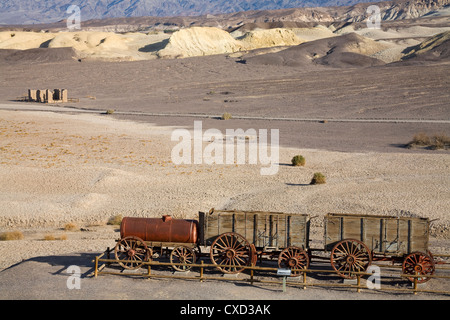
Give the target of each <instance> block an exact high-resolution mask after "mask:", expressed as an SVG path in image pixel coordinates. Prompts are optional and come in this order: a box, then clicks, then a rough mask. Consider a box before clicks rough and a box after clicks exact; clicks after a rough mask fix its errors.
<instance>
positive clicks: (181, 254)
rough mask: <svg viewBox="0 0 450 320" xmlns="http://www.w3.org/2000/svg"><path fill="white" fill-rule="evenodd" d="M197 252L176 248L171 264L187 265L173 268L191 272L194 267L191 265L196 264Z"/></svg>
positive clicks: (171, 254)
mask: <svg viewBox="0 0 450 320" xmlns="http://www.w3.org/2000/svg"><path fill="white" fill-rule="evenodd" d="M195 261H196V257H195V252H194V250H192V249H191V248H189V247H185V246H178V247H175V248H174V249H173V250H172V252H171V253H170V263H185V264H186V265H184V266H182V265H174V266H172V267H173V268H174V269H175V270H177V271H189V270H191V268H192V266H190V264H193V263H195Z"/></svg>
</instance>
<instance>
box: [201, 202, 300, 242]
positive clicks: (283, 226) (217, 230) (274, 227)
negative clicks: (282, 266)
mask: <svg viewBox="0 0 450 320" xmlns="http://www.w3.org/2000/svg"><path fill="white" fill-rule="evenodd" d="M199 227H200V242H201V243H202V244H203V245H205V246H209V245H211V244H212V242H213V241H214V240H215V238H216V237H217V236H218V235H220V234H223V233H226V232H234V233H238V234H240V235H242V236H243V237H244V238H245V239H247V241H248V242H249V243H251V244H253V245H254V246H255V247H256V248H261V249H263V250H264V251H267V250H279V249H282V248H287V247H289V246H296V247H299V248H302V249H307V248H308V242H309V216H308V215H307V214H290V213H280V212H260V211H223V210H220V211H213V210H212V211H210V212H209V213H204V212H199Z"/></svg>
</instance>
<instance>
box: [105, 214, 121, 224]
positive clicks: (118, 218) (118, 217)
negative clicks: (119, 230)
mask: <svg viewBox="0 0 450 320" xmlns="http://www.w3.org/2000/svg"><path fill="white" fill-rule="evenodd" d="M122 219H123V217H122V215H121V214H117V215H115V216H113V217H111V218H109V220H108V222H107V224H108V225H112V226H118V225H120V224H121V223H122Z"/></svg>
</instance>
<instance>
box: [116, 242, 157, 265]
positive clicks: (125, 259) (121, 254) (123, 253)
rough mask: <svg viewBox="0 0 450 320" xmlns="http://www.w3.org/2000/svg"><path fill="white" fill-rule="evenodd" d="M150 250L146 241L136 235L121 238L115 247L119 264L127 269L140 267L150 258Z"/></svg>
mask: <svg viewBox="0 0 450 320" xmlns="http://www.w3.org/2000/svg"><path fill="white" fill-rule="evenodd" d="M149 253H150V250H149V249H148V248H147V245H146V244H145V242H144V241H143V240H142V239H140V238H138V237H134V236H129V237H125V238H122V239H120V240H119V241H118V242H117V244H116V247H115V249H114V254H115V256H116V259H117V260H118V262H119V264H120V265H121V266H122V267H123V268H125V269H130V270H134V269H138V268H140V267H141V266H142V264H143V263H144V262H145V261H147V260H148V259H149V256H150V255H149Z"/></svg>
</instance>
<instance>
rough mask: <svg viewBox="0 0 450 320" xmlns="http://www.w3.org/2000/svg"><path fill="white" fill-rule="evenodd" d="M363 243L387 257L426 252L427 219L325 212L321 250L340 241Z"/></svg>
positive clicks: (328, 248) (331, 246)
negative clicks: (322, 246) (348, 240)
mask: <svg viewBox="0 0 450 320" xmlns="http://www.w3.org/2000/svg"><path fill="white" fill-rule="evenodd" d="M344 239H355V240H359V241H361V242H363V243H364V244H365V245H367V247H368V248H369V249H370V251H371V252H372V253H374V254H389V255H391V256H394V255H398V256H403V255H404V254H407V253H410V252H414V251H421V252H427V250H428V241H429V220H428V219H427V218H411V217H392V216H378V215H356V214H336V213H329V214H327V215H326V217H325V220H324V243H325V250H327V251H331V250H332V248H333V247H334V246H335V245H336V243H338V242H339V241H341V240H344Z"/></svg>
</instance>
